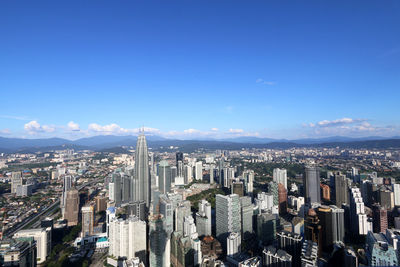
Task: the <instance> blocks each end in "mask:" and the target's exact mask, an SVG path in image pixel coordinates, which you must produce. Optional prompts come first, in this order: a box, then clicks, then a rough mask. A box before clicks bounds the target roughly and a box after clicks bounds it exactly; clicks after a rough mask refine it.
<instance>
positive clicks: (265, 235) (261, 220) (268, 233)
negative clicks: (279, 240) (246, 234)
mask: <svg viewBox="0 0 400 267" xmlns="http://www.w3.org/2000/svg"><path fill="white" fill-rule="evenodd" d="M277 226H278V217H277V215H276V214H268V213H261V214H258V215H257V237H258V239H259V240H260V241H261V242H262V243H263V245H269V244H271V243H272V242H273V241H274V240H275V238H276V228H277Z"/></svg>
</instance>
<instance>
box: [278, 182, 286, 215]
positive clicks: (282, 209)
mask: <svg viewBox="0 0 400 267" xmlns="http://www.w3.org/2000/svg"><path fill="white" fill-rule="evenodd" d="M278 202H279V206H278V207H279V214H286V212H287V190H286V188H285V187H284V185H283V184H281V183H279V184H278Z"/></svg>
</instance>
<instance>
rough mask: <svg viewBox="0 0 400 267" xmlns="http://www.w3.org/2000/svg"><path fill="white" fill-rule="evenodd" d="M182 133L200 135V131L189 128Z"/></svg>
mask: <svg viewBox="0 0 400 267" xmlns="http://www.w3.org/2000/svg"><path fill="white" fill-rule="evenodd" d="M183 133H185V134H194V133H200V131H199V130H196V129H192V128H190V129H186V130H183Z"/></svg>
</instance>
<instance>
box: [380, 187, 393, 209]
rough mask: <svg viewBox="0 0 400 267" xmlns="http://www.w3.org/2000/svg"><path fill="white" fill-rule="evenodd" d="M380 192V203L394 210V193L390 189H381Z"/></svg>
mask: <svg viewBox="0 0 400 267" xmlns="http://www.w3.org/2000/svg"><path fill="white" fill-rule="evenodd" d="M378 193H379V203H380V204H381V206H382V207H383V208H385V209H388V210H392V209H393V208H394V194H393V192H392V191H390V190H388V189H383V188H382V189H380V190H379V191H378Z"/></svg>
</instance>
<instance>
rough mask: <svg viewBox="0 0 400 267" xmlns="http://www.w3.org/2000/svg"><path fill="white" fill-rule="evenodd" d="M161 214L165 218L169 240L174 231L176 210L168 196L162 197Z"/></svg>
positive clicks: (160, 203) (165, 227)
mask: <svg viewBox="0 0 400 267" xmlns="http://www.w3.org/2000/svg"><path fill="white" fill-rule="evenodd" d="M159 199H160V200H159V201H160V202H159V205H160V208H159V210H160V214H162V215H163V217H164V218H165V225H164V229H165V231H166V232H167V234H168V238H169V237H170V235H171V233H172V232H173V231H174V209H173V204H172V201H171V200H170V199H168V197H167V195H160V198H159Z"/></svg>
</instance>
